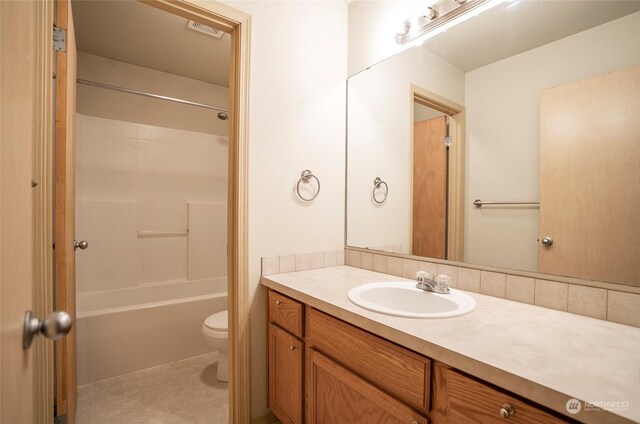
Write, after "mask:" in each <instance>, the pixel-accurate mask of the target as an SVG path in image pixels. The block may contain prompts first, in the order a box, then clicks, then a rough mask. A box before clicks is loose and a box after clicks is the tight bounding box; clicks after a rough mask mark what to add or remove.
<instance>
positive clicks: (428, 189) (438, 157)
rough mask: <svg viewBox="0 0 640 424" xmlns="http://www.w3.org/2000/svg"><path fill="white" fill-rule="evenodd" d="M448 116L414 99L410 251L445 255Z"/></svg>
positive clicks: (441, 256)
mask: <svg viewBox="0 0 640 424" xmlns="http://www.w3.org/2000/svg"><path fill="white" fill-rule="evenodd" d="M447 121H448V116H446V115H445V114H444V113H442V112H439V111H436V110H434V109H431V108H429V107H427V106H424V105H422V104H420V103H418V102H414V124H413V158H412V163H413V180H412V181H413V190H412V191H413V193H412V198H413V205H412V226H411V253H412V254H413V255H417V256H427V257H430V258H437V259H447V171H448V167H447V160H448V147H447V146H446V145H445V139H446V137H447V131H448V130H447V126H448V122H447Z"/></svg>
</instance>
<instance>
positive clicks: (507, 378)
mask: <svg viewBox="0 0 640 424" xmlns="http://www.w3.org/2000/svg"><path fill="white" fill-rule="evenodd" d="M400 279H401V277H398V276H394V275H388V274H382V273H377V272H372V271H368V270H363V269H357V268H354V267H349V266H338V267H332V268H324V269H316V270H309V271H302V272H296V273H286V274H278V275H271V276H267V277H263V278H262V279H261V281H262V284H263V285H265V286H267V287H269V288H272V289H274V290H277V291H278V292H280V293H283V294H284V295H287V296H290V297H292V298H294V299H296V300H299V301H301V302H303V303H305V304H307V305H309V306H311V307H313V308H316V309H318V310H320V311H323V312H326V313H328V314H330V315H333V316H335V317H338V318H340V319H342V320H344V321H346V322H348V323H350V324H353V325H356V326H358V327H360V328H362V329H364V330H366V331H369V332H372V333H374V334H376V335H379V336H381V337H384V338H386V339H388V340H391V341H392V342H395V343H398V344H399V345H401V346H404V347H407V348H408V349H412V350H414V351H416V352H419V353H421V354H423V355H426V356H429V357H431V358H433V359H435V360H437V361H441V362H443V363H446V364H448V365H450V366H452V367H454V368H457V369H459V370H461V371H463V372H466V373H469V374H471V375H473V376H475V377H477V378H480V379H482V380H485V381H487V382H489V383H492V384H495V385H497V386H498V387H502V388H504V389H505V390H508V391H510V392H513V393H515V394H518V395H521V396H524V397H525V398H527V399H530V400H532V401H533V402H536V403H539V404H541V405H543V406H546V407H548V408H550V409H552V410H555V411H558V412H560V413H564V414H565V415H566V413H567V411H566V405H567V401H568V400H569V399H570V398H575V399H579V400H582V401H587V402H606V401H609V402H615V401H618V402H630V404H629V405H628V407H626V408H620V409H617V410H615V411H595V412H589V411H586V410H583V411H581V412H580V414H579V415H577V416H576V419H578V420H580V421H581V422H588V423H631V422H639V421H640V409H638V408H637V405H635V402H637V399H638V393H640V380H639V379H638V374H639V373H640V358H639V357H638V355H637V352H638V351H640V329H638V328H634V327H631V326H626V325H620V324H616V323H613V322H608V321H604V320H598V319H593V318H590V317H585V316H580V315H577V314H569V313H566V312H562V311H556V310H553V309H548V308H541V307H539V306H535V305H529V304H526V303H519V302H512V301H508V300H505V299H500V298H497V297H493V296H487V295H483V294H480V293H471V292H468V294H469V295H470V296H471V297H473V298H474V300H475V301H476V309H475V310H474V311H473V312H471V313H469V314H467V315H464V316H461V317H456V318H447V319H439V320H423V319H408V318H401V317H395V316H390V315H383V314H379V313H376V312H372V311H369V310H367V309H364V308H360V307H358V306H356V305H355V304H353V303H352V302H350V301H349V299H348V298H347V293H348V292H349V290H350V289H352V288H353V287H355V286H358V285H361V284H366V283H372V282H385V281H398V280H400ZM408 281H410V280H408ZM487 281H491V283H488V284H489V286H491V287H494V286H495V287H499V288H500V290H501V286H502V284H501V281H502V280H501V279H497V277H495V276H494V277H490V278H489V279H488V280H487V279H486V278H485V282H487ZM485 286H486V284H485ZM634 405H635V406H634Z"/></svg>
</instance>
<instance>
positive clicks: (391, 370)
mask: <svg viewBox="0 0 640 424" xmlns="http://www.w3.org/2000/svg"><path fill="white" fill-rule="evenodd" d="M306 321H307V342H308V344H309V346H310V347H315V348H316V349H317V350H319V351H321V352H323V353H324V354H326V355H328V356H330V357H331V358H333V359H335V360H336V361H338V362H340V363H341V364H343V365H344V366H346V367H347V368H349V369H351V370H353V371H354V372H355V373H356V374H358V375H360V376H362V377H364V378H365V379H367V380H368V381H370V382H372V383H373V384H375V385H376V386H378V387H380V388H382V389H384V390H385V391H387V392H388V393H391V394H393V395H394V396H395V397H397V398H398V399H400V400H402V401H404V402H406V403H408V404H409V405H411V406H413V407H415V408H417V409H418V410H420V411H425V412H426V411H428V408H429V381H430V374H431V363H430V361H429V359H427V358H425V357H422V356H420V355H418V354H416V353H414V352H411V351H409V350H407V349H403V348H401V347H399V346H397V345H395V344H393V343H391V342H388V341H386V340H384V339H382V338H380V337H377V336H374V335H372V334H369V333H367V332H365V331H363V330H360V329H358V328H356V327H354V326H352V325H350V324H347V323H345V322H342V321H340V320H338V319H335V318H333V317H331V316H329V315H326V314H324V313H322V312H319V311H317V310H315V309H312V308H307V318H306Z"/></svg>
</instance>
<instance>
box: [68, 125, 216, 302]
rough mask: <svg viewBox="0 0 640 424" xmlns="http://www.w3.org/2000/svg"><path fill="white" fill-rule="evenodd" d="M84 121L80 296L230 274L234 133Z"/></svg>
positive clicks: (80, 163) (79, 160) (79, 155)
mask: <svg viewBox="0 0 640 424" xmlns="http://www.w3.org/2000/svg"><path fill="white" fill-rule="evenodd" d="M77 120H78V134H77V143H78V148H77V191H76V192H77V208H78V213H77V217H78V218H77V237H78V238H79V239H86V240H87V241H89V246H90V247H89V249H87V250H86V251H82V252H79V253H78V255H77V263H78V291H79V292H83V291H99V290H112V289H119V288H124V287H130V286H132V285H133V286H135V285H146V284H157V283H165V282H169V281H183V280H187V279H191V278H197V279H202V278H210V277H218V276H224V275H226V198H227V137H223V136H216V135H212V134H206V133H200V132H194V131H186V130H179V129H173V128H163V127H159V126H153V125H145V124H138V123H133V122H125V121H119V120H112V119H104V118H97V117H92V116H85V115H82V114H78V116H77ZM189 204H192V205H193V206H191V208H192V211H191V213H192V214H197V219H195V220H194V218H193V217H192V219H188V213H189V212H188V211H189V207H188V205H189ZM193 208H196V209H193ZM196 210H197V212H196ZM194 216H195V215H194ZM190 225H193V226H194V228H193V230H194V232H193V239H190V237H191V232H190V231H189V230H191V228H189V226H190ZM223 235H224V236H223ZM208 238H209V239H208ZM220 256H221V257H220ZM190 258H191V261H192V262H193V264H191V268H192V270H189V264H190V263H191V262H189V261H190ZM194 273H195V274H194ZM194 275H195V277H194Z"/></svg>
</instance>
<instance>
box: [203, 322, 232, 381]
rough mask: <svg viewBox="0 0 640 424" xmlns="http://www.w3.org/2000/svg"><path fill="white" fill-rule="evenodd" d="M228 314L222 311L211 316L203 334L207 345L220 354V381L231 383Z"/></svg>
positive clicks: (218, 374) (218, 375) (204, 324)
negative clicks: (228, 354) (228, 353)
mask: <svg viewBox="0 0 640 424" xmlns="http://www.w3.org/2000/svg"><path fill="white" fill-rule="evenodd" d="M228 322H229V320H228V312H227V311H221V312H218V313H215V314H213V315H210V316H209V317H207V319H205V320H204V323H202V334H204V338H205V340H206V341H207V344H208V345H209V346H211V347H212V348H213V349H215V350H217V351H218V352H219V353H220V358H219V359H218V373H217V374H216V378H217V379H218V381H229V358H228V356H227V339H228V337H229V324H228Z"/></svg>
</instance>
